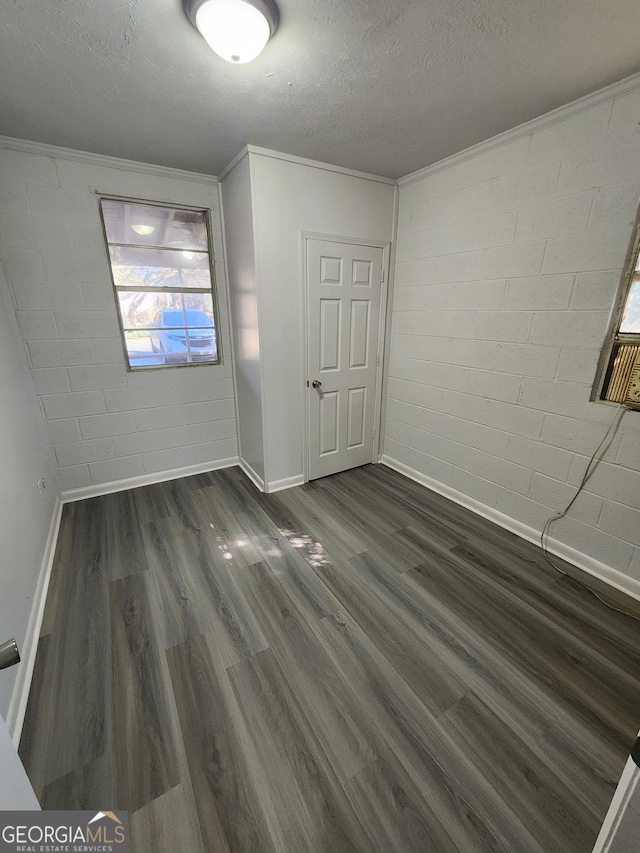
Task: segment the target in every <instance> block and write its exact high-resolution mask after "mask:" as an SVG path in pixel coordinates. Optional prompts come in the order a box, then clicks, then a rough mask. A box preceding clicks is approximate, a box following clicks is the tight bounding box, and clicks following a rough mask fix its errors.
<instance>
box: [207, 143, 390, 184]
mask: <svg viewBox="0 0 640 853" xmlns="http://www.w3.org/2000/svg"><path fill="white" fill-rule="evenodd" d="M247 154H259V155H260V156H261V157H271V158H272V159H273V160H284V161H285V162H287V163H297V164H298V165H301V166H310V167H311V168H312V169H323V170H324V171H325V172H337V173H338V174H340V175H351V176H352V177H353V178H364V179H365V180H368V181H377V182H378V183H380V184H390V185H391V186H392V187H395V186H396V181H395V180H394V179H393V178H385V177H384V176H382V175H373V174H371V172H359V171H357V169H348V168H346V166H334V165H333V164H332V163H323V162H322V161H320V160H308V159H307V158H306V157H296V156H295V154H285V153H284V152H283V151H273V150H272V149H271V148H260V147H259V146H258V145H245V147H244V148H243V149H242V151H240V152H239V153H238V154H236V156H235V157H234V158H233V160H232V161H231V162H230V163H229V164H228V165H227V166H225V167H224V169H223V170H222V172H220V175H219V178H218V179H219V180H220V181H222V180H223V179H224V178H225V177H226V176H227V175H228V174H229V172H230V171H231V170H232V169H233V167H234V166H236V165H237V164H238V163H239V162H240V160H242V159H243V157H246V156H247Z"/></svg>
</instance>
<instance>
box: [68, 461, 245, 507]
mask: <svg viewBox="0 0 640 853" xmlns="http://www.w3.org/2000/svg"><path fill="white" fill-rule="evenodd" d="M239 464H240V459H239V458H238V457H237V456H229V457H227V458H226V459H218V460H216V461H215V462H200V463H198V464H197V465H185V466H183V467H182V468H171V469H170V470H169V471H155V472H154V473H153V474H139V475H138V476H136V477H124V478H123V479H122V480H111V481H110V482H108V483H96V484H95V485H91V486H80V488H78V489H65V490H64V491H63V492H62V494H61V495H60V497H61V499H62V503H71V502H72V501H82V500H84V499H85V498H97V497H100V495H110V494H112V493H113V492H124V491H126V490H127V489H137V488H138V487H139V486H151V485H153V484H154V483H165V482H166V481H167V480H177V479H178V478H179V477H190V476H191V475H192V474H206V473H207V472H208V471H218V470H219V469H220V468H232V467H233V466H234V465H239Z"/></svg>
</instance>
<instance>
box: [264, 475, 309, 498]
mask: <svg viewBox="0 0 640 853" xmlns="http://www.w3.org/2000/svg"><path fill="white" fill-rule="evenodd" d="M303 483H304V475H303V474H296V476H295V477H285V478H284V479H283V480H272V481H271V482H270V483H267V487H266V489H265V491H266V492H269V494H271V493H272V492H281V491H282V490H283V489H291V488H293V486H301V485H302V484H303Z"/></svg>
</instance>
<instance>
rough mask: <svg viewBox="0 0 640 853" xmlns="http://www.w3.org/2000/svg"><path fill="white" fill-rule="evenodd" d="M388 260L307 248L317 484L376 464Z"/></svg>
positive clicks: (326, 244) (332, 245)
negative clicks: (375, 432) (382, 304)
mask: <svg viewBox="0 0 640 853" xmlns="http://www.w3.org/2000/svg"><path fill="white" fill-rule="evenodd" d="M382 257H383V253H382V249H379V248H374V247H371V246H360V245H357V244H351V243H338V242H331V241H326V240H312V239H309V240H307V296H308V335H307V341H308V365H309V385H310V387H309V389H308V395H309V398H308V401H309V478H310V479H312V480H313V479H315V478H317V477H325V476H327V475H328V474H334V473H336V472H338V471H344V470H346V469H347V468H353V467H355V466H356V465H365V464H366V463H367V462H371V461H372V454H373V427H374V424H373V417H374V402H375V383H376V368H377V361H376V359H377V351H376V350H377V339H378V321H379V316H380V290H381V285H380V282H381V278H382ZM314 380H316V381H318V382H320V383H321V385H320V387H318V388H313V387H311V382H312V381H314Z"/></svg>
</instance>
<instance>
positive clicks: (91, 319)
mask: <svg viewBox="0 0 640 853" xmlns="http://www.w3.org/2000/svg"><path fill="white" fill-rule="evenodd" d="M93 187H100V190H101V191H102V192H105V193H109V194H113V195H118V196H124V197H130V198H134V199H135V198H140V199H151V200H157V201H160V202H167V203H171V202H175V203H177V204H183V205H193V206H194V207H209V208H210V209H211V211H212V216H211V221H212V228H213V234H212V237H213V246H214V256H215V259H216V271H217V273H218V276H217V288H218V305H219V313H220V324H221V328H220V329H219V331H218V333H219V340H220V341H221V342H222V347H223V354H224V359H225V363H224V364H222V365H220V366H198V367H194V368H167V369H162V370H159V371H156V372H155V373H153V374H152V373H150V372H146V373H144V374H140V373H138V374H136V373H127V371H126V369H125V359H124V353H123V347H122V342H121V339H120V332H119V326H118V320H117V316H116V308H115V301H114V294H113V288H112V285H111V278H110V275H109V266H108V261H107V252H106V248H105V245H104V239H103V235H102V226H101V223H100V214H99V207H98V196H97V195H96V193H95V192H94V190H93ZM460 239H462V235H461V236H460ZM0 261H1V262H2V265H3V268H4V270H5V272H6V274H7V278H8V279H9V283H10V287H11V291H12V296H13V301H14V307H15V309H16V317H17V320H18V325H19V328H20V332H21V335H22V339H23V341H24V343H25V346H26V352H27V357H28V359H29V363H30V366H31V373H32V378H33V381H34V386H35V390H36V394H37V395H38V397H39V399H40V406H41V410H42V412H43V413H44V416H45V419H46V422H47V436H48V438H49V442H50V444H51V446H52V448H53V455H54V458H55V460H56V463H57V467H58V473H59V483H60V484H61V488H63V489H71V488H78V487H80V486H87V485H90V484H96V485H97V484H100V483H104V482H109V481H112V480H118V479H121V478H126V477H131V476H135V475H139V474H148V473H156V472H158V471H163V470H165V469H167V470H170V469H174V468H179V467H182V466H183V465H186V464H193V463H196V462H197V463H204V462H209V461H210V462H215V461H217V460H219V459H222V458H227V457H230V456H236V455H237V442H236V423H235V401H234V389H233V382H232V379H231V346H230V337H229V332H230V330H229V318H228V311H227V305H228V300H227V294H226V278H225V273H224V266H223V265H221V263H220V262H221V261H222V228H221V221H220V212H219V209H218V198H217V189H216V187H215V185H214V184H211V183H209V184H199V183H195V182H192V181H185V180H184V179H183V178H181V177H180V176H179V175H178V174H176V176H175V178H174V177H171V176H170V175H163V176H155V175H152V174H146V173H143V172H136V171H131V169H130V168H129V167H128V168H127V169H126V170H124V169H123V170H122V171H120V170H118V169H115V168H105V167H101V166H98V165H90V164H87V163H81V162H78V161H73V160H69V159H62V158H56V157H45V156H40V155H36V154H27V153H22V152H17V151H12V150H9V149H1V148H0Z"/></svg>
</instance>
